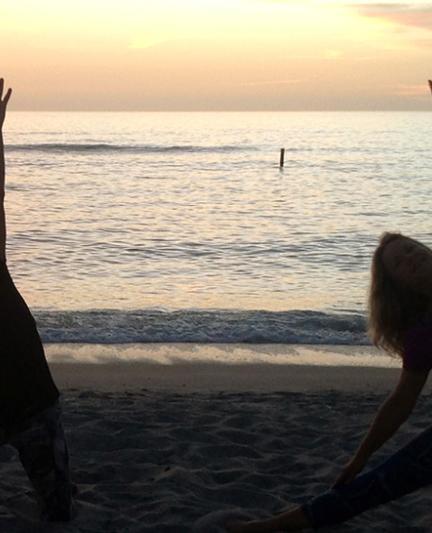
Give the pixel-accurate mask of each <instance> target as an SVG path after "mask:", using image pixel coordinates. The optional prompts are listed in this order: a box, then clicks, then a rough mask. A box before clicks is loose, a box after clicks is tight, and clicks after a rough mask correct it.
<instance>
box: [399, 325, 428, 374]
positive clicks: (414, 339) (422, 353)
mask: <svg viewBox="0 0 432 533" xmlns="http://www.w3.org/2000/svg"><path fill="white" fill-rule="evenodd" d="M403 368H404V370H414V371H416V370H417V371H428V370H430V369H431V368H432V324H427V325H421V326H416V327H414V328H411V329H410V330H409V331H408V332H407V334H406V336H405V349H404V356H403Z"/></svg>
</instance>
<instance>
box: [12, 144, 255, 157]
mask: <svg viewBox="0 0 432 533" xmlns="http://www.w3.org/2000/svg"><path fill="white" fill-rule="evenodd" d="M7 150H8V151H11V152H48V153H63V152H78V153H119V152H120V153H122V152H123V153H133V154H151V153H167V152H175V153H182V152H185V153H200V152H202V153H227V152H237V151H244V150H249V151H253V150H257V147H255V146H251V145H245V146H242V145H237V146H233V145H222V146H194V145H169V146H165V145H155V144H139V145H129V144H109V143H87V144H86V143H79V144H75V143H39V144H10V145H8V146H7Z"/></svg>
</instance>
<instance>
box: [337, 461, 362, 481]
mask: <svg viewBox="0 0 432 533" xmlns="http://www.w3.org/2000/svg"><path fill="white" fill-rule="evenodd" d="M365 464H366V461H365V460H364V459H362V458H360V457H354V458H353V459H351V461H350V462H349V463H347V464H346V465H345V467H344V468H343V470H342V472H341V473H340V474H339V477H338V478H337V479H336V482H335V483H334V485H333V487H338V486H339V485H345V483H349V482H350V481H352V480H353V479H354V478H355V477H356V476H357V474H359V473H360V472H361V471H362V470H363V468H364V465H365Z"/></svg>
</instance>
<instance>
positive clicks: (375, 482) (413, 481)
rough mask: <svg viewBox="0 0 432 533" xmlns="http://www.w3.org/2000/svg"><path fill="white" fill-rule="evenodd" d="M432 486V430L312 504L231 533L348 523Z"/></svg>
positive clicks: (230, 528) (235, 528)
mask: <svg viewBox="0 0 432 533" xmlns="http://www.w3.org/2000/svg"><path fill="white" fill-rule="evenodd" d="M430 484H432V428H429V429H427V430H426V431H423V432H422V433H421V434H420V435H419V436H418V437H416V438H415V439H414V440H412V441H411V442H410V443H408V444H407V445H406V446H405V447H404V448H402V449H401V450H399V451H398V452H396V453H395V454H394V455H392V456H391V457H390V458H389V459H387V460H386V461H385V462H383V463H382V464H380V465H379V466H377V467H376V468H374V469H372V470H370V471H369V472H366V473H365V474H361V475H359V476H357V477H356V478H355V479H354V480H353V481H351V482H350V483H347V484H345V485H340V486H338V487H335V488H332V489H331V490H329V491H327V492H325V493H323V494H321V495H320V496H318V497H316V498H315V499H313V500H311V501H310V502H308V503H306V504H304V505H302V506H299V507H296V508H294V509H293V510H290V511H287V512H286V513H282V514H281V515H278V516H275V517H273V518H270V519H268V520H261V521H254V522H246V523H245V522H243V523H241V522H237V523H235V522H234V523H229V524H227V526H226V529H227V531H228V532H229V533H267V532H272V531H274V532H276V531H301V530H302V529H306V528H308V527H313V528H315V529H317V528H320V527H324V526H330V525H333V524H338V523H340V522H345V521H346V520H349V519H350V518H352V517H354V516H356V515H358V514H360V513H363V512H364V511H366V510H368V509H372V508H374V507H377V506H379V505H382V504H384V503H387V502H389V501H391V500H395V499H397V498H400V497H402V496H404V495H405V494H409V493H410V492H413V491H415V490H417V489H419V488H421V487H425V486H427V485H430Z"/></svg>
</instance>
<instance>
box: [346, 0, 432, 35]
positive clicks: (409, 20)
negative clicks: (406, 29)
mask: <svg viewBox="0 0 432 533" xmlns="http://www.w3.org/2000/svg"><path fill="white" fill-rule="evenodd" d="M349 5H350V7H354V8H356V9H357V10H358V11H359V12H360V14H362V15H364V16H366V17H376V18H383V19H386V20H389V21H391V22H394V23H396V24H400V25H402V26H415V27H418V28H424V29H427V30H430V31H432V4H431V3H429V4H417V3H393V4H384V3H380V4H366V3H352V4H349Z"/></svg>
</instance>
